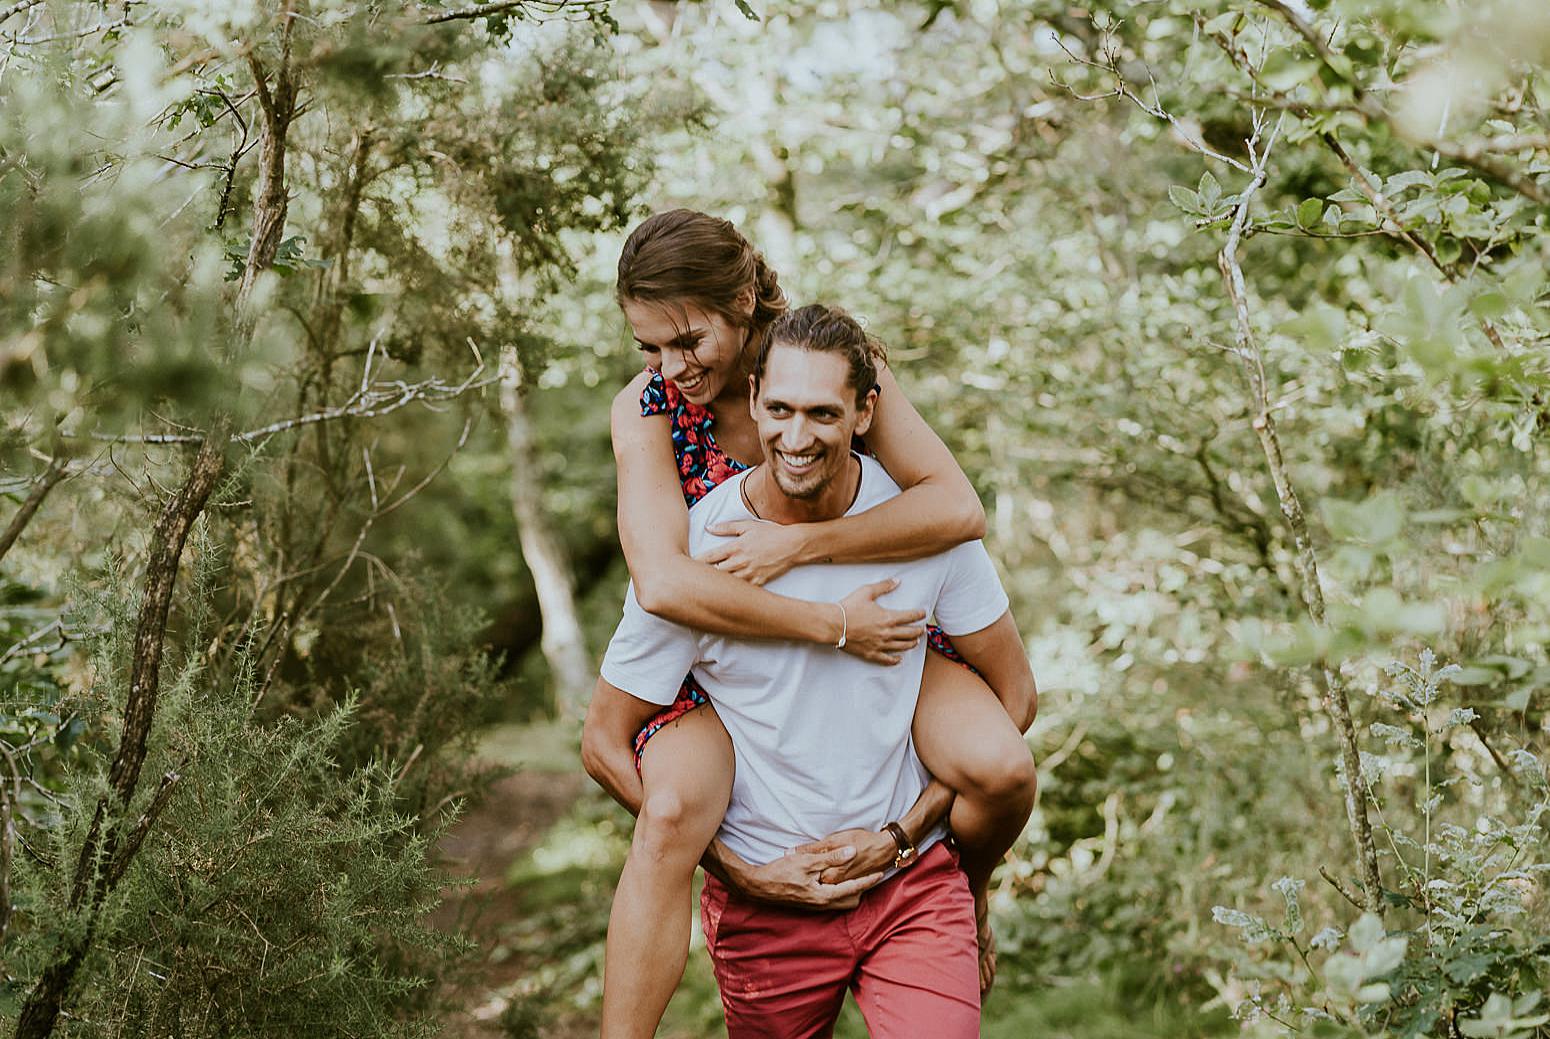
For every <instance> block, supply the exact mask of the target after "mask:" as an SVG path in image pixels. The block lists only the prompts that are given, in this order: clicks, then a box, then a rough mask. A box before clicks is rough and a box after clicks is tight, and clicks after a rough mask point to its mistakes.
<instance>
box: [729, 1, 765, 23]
mask: <svg viewBox="0 0 1550 1039" xmlns="http://www.w3.org/2000/svg"><path fill="white" fill-rule="evenodd" d="M732 2H733V3H735V4H737V9H738V10H739V11H741V12H743V17H744V18H746V19H748V20H749V21H750V22H757V21H759V20H760V18H759V15H758V13H757V12H755V11H754V9H753V8H752V7H750V6H748V0H732Z"/></svg>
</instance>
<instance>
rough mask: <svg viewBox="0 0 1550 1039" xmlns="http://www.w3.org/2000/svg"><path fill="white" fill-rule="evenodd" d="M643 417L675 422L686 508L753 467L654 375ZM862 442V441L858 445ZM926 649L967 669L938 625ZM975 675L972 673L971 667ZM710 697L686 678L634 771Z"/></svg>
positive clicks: (710, 418) (656, 719) (641, 738)
mask: <svg viewBox="0 0 1550 1039" xmlns="http://www.w3.org/2000/svg"><path fill="white" fill-rule="evenodd" d="M640 413H641V414H642V415H645V416H651V415H663V414H666V415H669V416H671V418H672V431H673V456H674V457H675V458H676V459H678V479H679V482H680V483H682V484H683V494H684V503H685V504H686V505H690V506H693V505H694V503H695V502H697V501H699V500H700V499H701V498H703V497H705V495H707V494H709V493H710V492H711V490H712V489H714V488H715V487H717V486H719V485H720V484H722V483H723V482H725V481H726V480H727V479H728V478H729V477H733V476H736V475H737V474H738V473H740V472H742V471H743V470H745V469H747V468H748V466H746V465H744V464H743V463H742V462H739V461H738V460H737V459H735V458H732V457H731V456H729V455H728V454H727V453H726V452H725V451H723V450H721V448H720V447H718V446H717V445H716V438H715V435H714V434H713V433H712V432H711V427H712V426H713V425H714V424H715V420H716V417H715V416H714V415H713V414H711V411H710V409H709V408H705V407H702V406H700V405H698V404H696V403H694V402H693V401H691V400H688V399H686V398H685V397H684V395H683V394H682V393H679V392H678V387H677V386H675V385H674V384H673V383H671V382H669V381H668V380H667V379H665V378H663V377H662V373H661V372H652V373H651V380H650V381H649V382H647V383H646V388H645V389H644V390H643V391H641V395H640ZM858 443H859V442H858ZM926 641H927V644H928V645H930V647H931V648H932V649H934V650H936V651H937V652H938V653H941V654H942V655H943V656H945V657H947V659H949V660H952V661H956V662H957V663H959V664H962V665H963V666H964V667H970V665H969V663H968V662H967V661H966V660H964V659H963V657H961V656H959V655H958V651H957V650H955V649H954V648H953V644H952V642H951V641H950V640H949V639H948V637H947V634H946V633H945V632H944V631H942V629H941V628H938V627H937V626H936V625H934V624H933V625H928V626H927V628H926ZM970 670H973V668H972V667H970ZM709 702H710V698H709V697H707V696H706V695H705V690H704V689H703V688H701V686H700V683H699V682H698V681H697V680H696V679H695V677H694V675H693V674H689V675H685V676H684V682H683V686H682V687H680V688H679V690H678V696H677V697H676V698H674V700H673V702H672V703H671V704H669V705H668V706H667V707H665V708H663V709H662V711H661V712H660V713H658V714H656V715H655V716H653V717H652V719H651V720H650V721H648V722H647V723H646V725H645V727H644V728H642V729H641V730H640V732H638V733H636V734H635V768H636V770H637V771H639V769H640V756H641V753H642V752H643V751H644V750H645V749H646V741H647V740H649V739H651V737H653V736H655V735H656V734H657V733H658V732H660V731H662V729H663V727H665V726H667V725H671V724H672V723H673V722H675V721H677V720H678V719H679V718H682V717H683V716H684V715H686V714H688V713H689V712H690V711H692V710H694V709H695V708H696V707H699V706H700V705H701V704H707V703H709Z"/></svg>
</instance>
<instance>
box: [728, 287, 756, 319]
mask: <svg viewBox="0 0 1550 1039" xmlns="http://www.w3.org/2000/svg"><path fill="white" fill-rule="evenodd" d="M733 302H734V303H736V304H737V309H738V311H739V312H740V313H741V314H742V315H743V316H744V317H753V309H754V294H753V286H752V285H750V286H748V287H747V288H745V289H744V290H743V291H742V292H739V293H738V294H737V298H736V299H734V300H733Z"/></svg>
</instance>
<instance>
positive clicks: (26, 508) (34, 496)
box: [0, 452, 66, 559]
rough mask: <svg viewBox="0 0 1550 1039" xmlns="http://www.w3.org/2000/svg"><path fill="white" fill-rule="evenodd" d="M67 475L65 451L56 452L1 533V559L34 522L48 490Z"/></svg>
mask: <svg viewBox="0 0 1550 1039" xmlns="http://www.w3.org/2000/svg"><path fill="white" fill-rule="evenodd" d="M65 476H66V469H65V458H64V455H63V453H61V452H55V454H54V457H53V458H52V459H50V460H49V463H48V468H46V469H44V470H43V475H41V476H39V477H38V478H37V481H36V482H35V483H34V484H33V485H32V491H31V492H30V493H29V494H28V495H27V498H26V500H25V501H23V502H22V507H21V508H20V509H17V510H16V515H15V516H12V517H11V522H10V523H9V524H7V525H6V528H5V533H3V534H0V559H4V558H5V554H6V553H7V552H9V551H10V550H11V546H12V545H14V544H16V539H17V538H18V537H20V536H21V532H22V531H23V530H25V529H26V528H27V524H29V523H31V522H32V517H33V516H34V515H36V514H37V511H38V507H39V506H41V505H42V504H43V499H44V498H47V497H48V492H49V491H52V490H53V489H54V487H55V486H56V485H57V484H58V483H59V481H61V480H63V479H64V478H65Z"/></svg>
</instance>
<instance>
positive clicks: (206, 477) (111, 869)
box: [16, 418, 231, 1039]
mask: <svg viewBox="0 0 1550 1039" xmlns="http://www.w3.org/2000/svg"><path fill="white" fill-rule="evenodd" d="M230 433H231V426H230V422H229V420H227V419H225V418H221V419H217V421H216V422H215V428H213V429H211V430H210V432H209V433H208V434H207V435H206V437H205V440H204V443H203V445H201V447H200V449H199V454H198V456H197V457H195V459H194V464H193V467H192V469H191V470H190V472H189V474H188V479H187V480H185V481H184V483H183V486H182V487H180V488H178V491H177V493H176V494H174V495H173V496H172V497H171V498H169V499H168V500H167V504H166V505H165V506H163V508H162V512H161V516H160V517H158V518H157V520H156V526H155V527H154V528H153V530H152V532H151V544H150V557H149V559H148V560H147V561H146V568H145V590H144V592H143V593H142V595H141V599H140V616H139V618H138V620H137V621H136V624H135V642H134V655H133V657H132V659H131V662H130V676H129V698H128V702H127V703H126V704H125V705H124V730H123V733H122V735H120V737H119V744H118V753H117V754H115V755H114V758H113V767H112V770H111V771H110V772H109V774H108V782H109V784H110V785H111V786H112V788H113V801H114V802H115V803H113V804H110V803H109V799H108V796H107V795H104V796H103V797H102V798H101V799H100V800H98V802H97V810H96V814H95V815H94V816H93V817H92V823H91V828H90V829H89V830H88V831H87V834H86V840H85V842H84V843H83V844H82V845H81V854H80V856H79V857H78V858H77V860H76V867H75V875H74V877H73V878H72V882H71V887H70V908H71V909H72V910H84V911H85V914H86V919H85V926H84V927H83V928H82V929H81V930H80V931H79V932H72V935H71V937H70V938H68V939H66V941H65V942H64V945H63V947H62V948H61V949H60V951H59V953H58V956H57V958H56V959H55V960H53V961H52V962H51V963H49V965H48V966H47V967H45V968H44V969H43V973H42V974H41V975H40V976H39V978H38V982H37V984H36V985H35V986H34V987H33V989H32V991H31V992H29V993H28V994H27V1000H26V1002H25V1003H23V1004H22V1010H21V1016H20V1018H19V1019H18V1021H17V1024H16V1039H45V1037H47V1036H49V1035H51V1034H52V1033H53V1031H54V1024H55V1022H56V1021H57V1020H58V1018H59V1013H60V1010H61V1009H62V1008H63V1007H64V1002H65V997H66V996H67V995H68V994H69V991H70V985H71V983H72V982H73V981H74V980H75V974H76V971H77V970H79V969H80V966H81V962H82V960H84V959H85V957H86V952H87V950H88V949H90V948H91V942H92V938H93V936H94V933H95V930H96V923H97V911H98V909H99V908H100V907H101V905H102V900H103V899H104V898H105V897H106V896H107V894H108V893H109V891H110V890H111V889H112V886H113V882H114V881H116V879H117V878H119V877H122V876H123V873H124V869H125V868H126V867H127V866H128V859H129V857H130V856H132V855H133V854H134V852H135V850H137V849H138V848H139V841H140V839H143V837H144V833H143V832H139V831H138V828H137V833H138V836H133V837H132V839H131V841H130V843H128V844H126V845H125V846H124V848H123V849H122V851H120V850H119V849H118V838H119V832H120V831H119V827H120V823H121V821H122V820H123V819H124V818H125V813H127V812H128V809H129V805H130V802H131V801H132V800H133V798H134V795H135V787H136V785H137V784H138V783H139V781H140V769H141V766H142V765H144V763H145V752H146V746H147V744H148V742H149V740H150V736H151V723H152V722H153V721H154V720H155V716H156V697H157V693H158V692H159V691H160V688H161V656H162V649H163V647H164V645H165V643H166V638H167V612H168V610H169V609H170V608H171V605H172V593H173V589H174V587H175V585H176V583H177V576H178V564H179V563H180V561H181V560H182V558H183V546H184V545H185V544H186V543H187V541H188V533H189V531H190V530H191V529H192V528H193V525H194V521H195V520H196V519H198V518H199V514H200V513H201V512H203V511H204V507H205V502H207V501H208V500H209V498H210V492H211V491H213V490H214V489H215V482H216V480H218V479H219V478H220V475H221V471H222V469H223V468H224V467H225V457H226V444H227V440H228V438H229V436H230ZM174 781H175V780H174ZM150 818H154V815H152V816H150ZM148 826H149V824H147V828H148Z"/></svg>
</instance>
